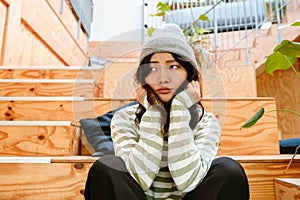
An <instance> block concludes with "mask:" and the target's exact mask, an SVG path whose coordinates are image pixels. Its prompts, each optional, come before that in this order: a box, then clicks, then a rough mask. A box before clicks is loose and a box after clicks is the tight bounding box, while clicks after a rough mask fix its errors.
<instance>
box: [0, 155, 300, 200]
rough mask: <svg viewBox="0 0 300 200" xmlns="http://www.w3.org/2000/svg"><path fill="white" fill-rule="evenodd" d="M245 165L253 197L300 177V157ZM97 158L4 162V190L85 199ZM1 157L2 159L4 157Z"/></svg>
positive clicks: (267, 197) (257, 199) (267, 196)
mask: <svg viewBox="0 0 300 200" xmlns="http://www.w3.org/2000/svg"><path fill="white" fill-rule="evenodd" d="M232 158H233V159H236V160H237V161H238V162H240V163H241V164H242V166H243V167H244V168H245V172H246V174H247V177H248V180H249V184H250V196H251V197H250V200H261V199H263V200H274V199H275V188H274V179H275V178H291V177H299V176H300V171H299V168H300V160H299V159H300V158H299V157H296V160H295V161H294V162H293V163H292V165H291V166H290V168H289V170H288V173H283V171H284V170H285V168H286V166H287V164H288V162H289V159H290V158H291V155H288V156H276V157H274V156H243V157H240V156H238V157H235V156H232ZM96 159H97V158H92V157H85V156H79V157H77V156H75V157H53V158H51V162H52V163H51V164H13V163H6V164H5V163H0V176H1V180H5V181H2V182H0V193H1V198H4V199H16V200H17V199H80V200H81V199H82V200H83V199H84V197H83V195H82V194H83V192H84V186H85V181H86V177H87V173H88V170H89V168H90V167H91V165H92V163H93V162H94V161H95V160H96ZM0 160H1V159H0Z"/></svg>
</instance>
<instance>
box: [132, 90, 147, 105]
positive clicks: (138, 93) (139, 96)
mask: <svg viewBox="0 0 300 200" xmlns="http://www.w3.org/2000/svg"><path fill="white" fill-rule="evenodd" d="M135 93H136V100H137V101H138V102H139V103H140V104H142V105H144V99H143V97H144V95H145V93H146V90H145V88H143V86H141V85H140V86H138V87H137V88H136V89H135Z"/></svg>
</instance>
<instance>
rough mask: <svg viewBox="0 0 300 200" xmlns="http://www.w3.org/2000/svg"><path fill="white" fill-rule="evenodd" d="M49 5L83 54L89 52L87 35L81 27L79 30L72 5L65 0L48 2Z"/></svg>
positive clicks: (48, 0)
mask: <svg viewBox="0 0 300 200" xmlns="http://www.w3.org/2000/svg"><path fill="white" fill-rule="evenodd" d="M47 3H48V4H49V6H50V7H51V8H52V10H53V12H54V13H55V14H56V16H57V18H58V19H59V20H60V21H61V23H62V24H63V26H64V27H65V28H66V29H67V30H68V32H69V34H70V35H71V36H72V38H73V40H74V42H76V43H77V45H78V46H79V47H80V48H81V50H82V51H83V52H87V50H88V40H87V35H86V33H84V31H83V29H82V28H81V27H79V30H78V21H77V17H76V16H75V15H74V11H73V12H72V10H71V7H70V5H68V4H69V2H68V1H66V0H63V2H61V1H57V0H47ZM61 4H63V7H62V10H61V8H60V7H61ZM60 11H61V12H60Z"/></svg>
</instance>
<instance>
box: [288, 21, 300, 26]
mask: <svg viewBox="0 0 300 200" xmlns="http://www.w3.org/2000/svg"><path fill="white" fill-rule="evenodd" d="M290 26H300V22H294V23H292V24H291V25H290Z"/></svg>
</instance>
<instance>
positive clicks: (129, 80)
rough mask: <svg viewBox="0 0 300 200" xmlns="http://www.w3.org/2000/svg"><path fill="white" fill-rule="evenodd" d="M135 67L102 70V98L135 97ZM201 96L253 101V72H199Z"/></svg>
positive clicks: (228, 69) (243, 69)
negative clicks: (248, 98)
mask: <svg viewBox="0 0 300 200" xmlns="http://www.w3.org/2000/svg"><path fill="white" fill-rule="evenodd" d="M137 66H138V64H137V63H134V62H131V63H124V62H113V63H109V64H108V65H107V66H106V70H105V72H104V80H103V81H104V82H103V85H104V86H103V87H104V88H103V90H104V96H103V97H105V98H131V97H135V88H136V87H137V85H136V83H135V78H134V76H135V72H136V68H137ZM201 74H202V78H203V81H202V85H201V87H202V93H203V94H202V95H203V97H205V98H210V97H211V98H214V97H224V98H225V97H257V92H256V76H255V69H254V68H253V67H251V66H242V67H226V68H219V69H202V70H201Z"/></svg>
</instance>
